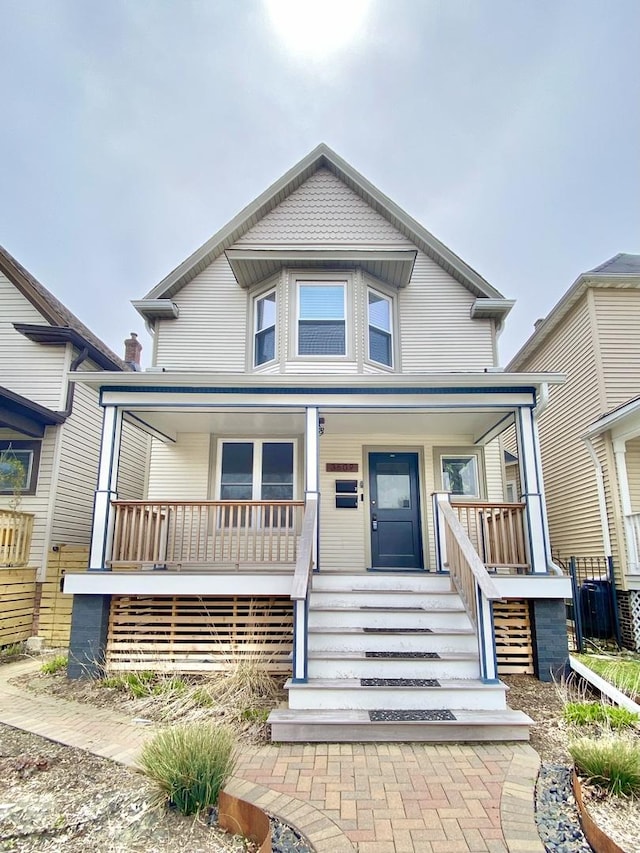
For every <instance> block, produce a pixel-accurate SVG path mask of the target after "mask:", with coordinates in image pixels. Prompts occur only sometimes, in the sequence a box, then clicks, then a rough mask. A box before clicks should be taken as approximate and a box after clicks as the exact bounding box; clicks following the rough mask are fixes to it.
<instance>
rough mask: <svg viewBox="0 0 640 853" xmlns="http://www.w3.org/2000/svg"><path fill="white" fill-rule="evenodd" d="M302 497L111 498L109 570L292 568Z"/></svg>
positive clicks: (298, 533) (295, 553) (300, 517)
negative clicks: (182, 499) (276, 499)
mask: <svg viewBox="0 0 640 853" xmlns="http://www.w3.org/2000/svg"><path fill="white" fill-rule="evenodd" d="M303 507H304V504H303V502H302V501H120V500H117V501H113V509H114V518H113V528H112V529H113V535H112V545H111V550H110V554H111V556H110V559H109V561H108V565H109V566H110V567H111V568H112V569H119V568H120V569H121V568H127V567H131V566H134V567H137V568H154V567H155V568H160V567H162V568H168V569H171V568H174V569H178V570H179V569H180V568H184V567H185V566H188V567H190V568H203V569H206V568H210V569H215V568H216V567H217V566H228V565H231V566H233V567H235V568H243V567H247V568H250V567H252V566H256V565H259V564H264V565H268V566H269V567H271V568H273V567H274V566H275V565H281V566H288V567H290V568H293V566H294V565H295V563H296V559H297V541H298V536H299V535H300V530H301V526H302V510H303Z"/></svg>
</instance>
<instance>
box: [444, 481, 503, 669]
mask: <svg viewBox="0 0 640 853" xmlns="http://www.w3.org/2000/svg"><path fill="white" fill-rule="evenodd" d="M449 498H450V496H449V495H448V494H446V493H437V494H436V495H435V504H436V507H437V511H438V515H439V518H440V519H441V520H442V521H443V522H444V524H445V525H446V528H448V530H449V532H450V534H451V537H452V540H453V541H452V542H450V543H442V542H441V543H440V547H441V554H443V555H444V559H443V562H444V563H446V565H448V567H449V575H450V578H451V580H452V582H453V584H454V586H455V588H456V590H457V591H458V594H459V595H460V598H461V600H462V603H463V604H464V607H465V610H466V611H467V615H468V616H469V618H470V619H471V622H472V623H473V626H474V628H475V629H476V636H477V638H478V651H479V653H480V670H481V672H480V674H481V677H482V680H483V681H485V682H487V683H495V682H497V681H498V663H497V658H496V643H495V627H494V621H493V602H494V601H499V600H500V599H501V598H502V596H501V594H500V592H499V591H498V588H497V587H496V585H495V583H494V582H493V580H492V578H491V576H490V574H489V572H488V571H487V567H486V566H485V564H484V563H483V561H482V560H481V559H480V556H479V554H478V553H477V551H476V550H475V548H474V547H473V544H472V542H471V540H470V539H469V537H468V536H467V533H466V531H465V529H464V527H463V526H462V524H461V523H460V521H459V520H458V518H457V516H456V514H455V512H454V511H453V509H452V508H451V503H450V499H449ZM443 532H445V531H443ZM447 538H448V537H447ZM443 545H445V548H444V549H443V548H442V546H443ZM450 545H455V546H456V549H457V551H458V552H459V554H460V556H461V558H462V559H461V560H460V561H456V560H455V559H454V558H453V555H452V554H451V551H452V549H451V547H450Z"/></svg>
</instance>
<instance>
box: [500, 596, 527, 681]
mask: <svg viewBox="0 0 640 853" xmlns="http://www.w3.org/2000/svg"><path fill="white" fill-rule="evenodd" d="M493 619H494V624H495V631H496V654H497V657H498V673H499V674H500V675H509V674H515V673H530V674H532V673H533V672H534V668H533V641H532V636H531V615H530V612H529V602H528V601H525V600H522V599H508V600H506V601H495V602H494V604H493Z"/></svg>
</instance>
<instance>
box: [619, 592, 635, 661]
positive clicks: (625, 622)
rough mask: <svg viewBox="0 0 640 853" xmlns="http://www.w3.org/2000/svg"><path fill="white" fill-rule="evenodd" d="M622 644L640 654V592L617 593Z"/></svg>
mask: <svg viewBox="0 0 640 853" xmlns="http://www.w3.org/2000/svg"><path fill="white" fill-rule="evenodd" d="M617 595H618V611H619V614H620V629H621V631H622V643H623V645H624V646H626V647H627V648H629V649H633V650H634V651H636V652H640V591H638V590H630V591H625V592H623V591H621V590H618V591H617Z"/></svg>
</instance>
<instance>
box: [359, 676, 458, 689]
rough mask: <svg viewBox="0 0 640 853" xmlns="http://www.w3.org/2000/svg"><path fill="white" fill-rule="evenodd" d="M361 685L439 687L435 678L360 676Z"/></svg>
mask: <svg viewBox="0 0 640 853" xmlns="http://www.w3.org/2000/svg"><path fill="white" fill-rule="evenodd" d="M360 686H361V687H440V686H441V685H440V682H439V681H438V679H437V678H361V679H360Z"/></svg>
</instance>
